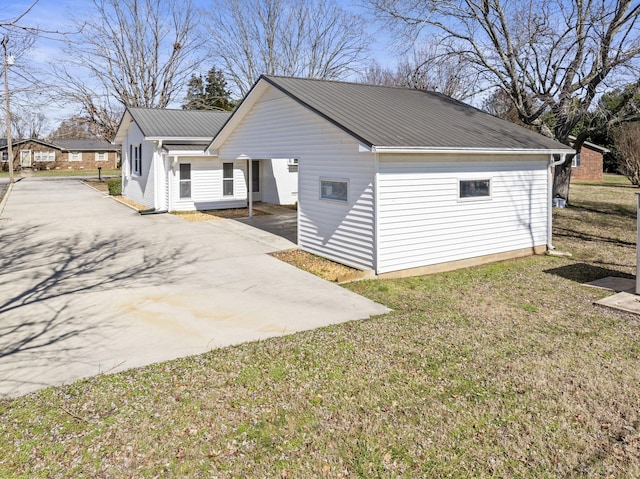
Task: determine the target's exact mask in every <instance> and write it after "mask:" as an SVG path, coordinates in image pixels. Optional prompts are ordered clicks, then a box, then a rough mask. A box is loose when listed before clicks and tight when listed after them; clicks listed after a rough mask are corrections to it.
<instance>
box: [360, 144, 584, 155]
mask: <svg viewBox="0 0 640 479" xmlns="http://www.w3.org/2000/svg"><path fill="white" fill-rule="evenodd" d="M371 151H373V152H374V153H402V154H438V153H441V154H449V155H455V154H458V155H459V154H470V153H471V154H477V155H514V154H517V155H562V154H568V153H575V150H574V149H573V148H569V147H567V148H563V149H560V148H559V149H549V148H540V149H536V148H499V149H498V148H431V147H395V146H374V147H372V148H371Z"/></svg>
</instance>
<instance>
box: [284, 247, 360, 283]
mask: <svg viewBox="0 0 640 479" xmlns="http://www.w3.org/2000/svg"><path fill="white" fill-rule="evenodd" d="M271 256H273V257H275V258H278V259H279V260H280V261H284V262H285V263H289V264H290V265H293V266H295V267H296V268H300V269H302V270H304V271H307V272H309V273H311V274H315V275H316V276H320V277H321V278H322V279H326V280H327V281H336V282H343V281H349V280H351V279H354V276H358V275H360V274H361V273H362V271H360V270H357V269H354V268H350V267H348V266H345V265H343V264H340V263H335V262H333V261H331V260H329V259H325V258H321V257H320V256H316V255H314V254H311V253H307V252H306V251H302V250H299V249H291V250H287V251H278V252H276V253H272V254H271Z"/></svg>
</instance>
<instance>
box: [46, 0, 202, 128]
mask: <svg viewBox="0 0 640 479" xmlns="http://www.w3.org/2000/svg"><path fill="white" fill-rule="evenodd" d="M92 4H93V5H92V11H91V12H90V13H89V14H87V16H86V17H85V18H77V19H75V23H76V25H77V27H78V28H81V33H79V34H78V35H76V36H75V37H74V38H73V39H72V41H70V42H69V43H68V45H67V54H68V56H67V59H68V61H67V62H65V63H62V64H60V65H59V67H58V69H57V72H58V76H59V77H60V78H61V80H62V81H63V82H64V84H65V85H66V87H65V88H64V91H63V93H64V95H65V97H66V98H68V99H70V100H71V101H73V102H76V103H77V104H79V105H80V106H81V110H82V114H83V115H84V116H85V118H86V119H87V120H88V121H90V122H92V123H93V124H94V125H95V126H96V128H97V130H98V131H99V132H100V133H101V135H102V136H103V137H105V138H107V139H111V138H112V137H113V135H114V134H115V131H116V128H117V125H118V121H119V119H120V117H121V114H122V111H123V109H124V108H125V107H127V106H136V107H149V108H163V107H166V106H167V105H168V104H169V103H170V102H171V101H172V100H173V99H174V98H176V95H177V94H179V93H181V92H182V89H183V87H184V86H185V84H186V82H187V81H188V79H189V78H190V76H191V74H192V73H193V72H194V71H195V68H196V67H197V65H198V64H199V62H200V60H201V58H200V56H199V52H200V49H201V47H202V45H203V39H202V37H201V35H200V34H199V30H198V18H199V16H198V14H197V12H196V10H195V9H194V7H193V5H192V3H191V1H190V0H181V1H178V0H93V2H92Z"/></svg>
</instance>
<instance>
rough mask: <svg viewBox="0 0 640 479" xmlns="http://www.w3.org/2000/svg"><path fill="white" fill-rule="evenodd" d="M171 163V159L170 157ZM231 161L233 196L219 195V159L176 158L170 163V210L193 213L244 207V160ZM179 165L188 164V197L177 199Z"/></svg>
mask: <svg viewBox="0 0 640 479" xmlns="http://www.w3.org/2000/svg"><path fill="white" fill-rule="evenodd" d="M171 160H173V158H171ZM230 162H233V164H234V165H233V180H234V181H233V196H223V194H222V163H223V161H222V160H219V159H216V158H212V157H178V159H177V161H176V162H175V163H173V161H172V162H171V163H170V169H169V179H170V180H169V185H170V186H169V188H170V191H169V198H170V206H169V210H171V211H193V210H207V209H223V208H243V207H245V206H247V180H246V169H247V165H246V163H247V162H246V161H244V160H235V161H233V160H230ZM180 163H190V164H191V198H180V166H179V165H180Z"/></svg>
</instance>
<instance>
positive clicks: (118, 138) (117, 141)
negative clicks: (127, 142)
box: [111, 108, 133, 145]
mask: <svg viewBox="0 0 640 479" xmlns="http://www.w3.org/2000/svg"><path fill="white" fill-rule="evenodd" d="M125 120H126V125H125ZM132 122H133V116H132V115H131V112H130V111H129V109H128V108H127V109H126V110H125V111H124V113H123V114H122V118H121V119H120V123H118V129H117V130H116V134H115V136H114V137H113V141H112V142H111V143H112V144H114V145H121V144H122V142H123V141H124V137H125V135H126V133H127V130H129V126H130V125H131V123H132Z"/></svg>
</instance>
